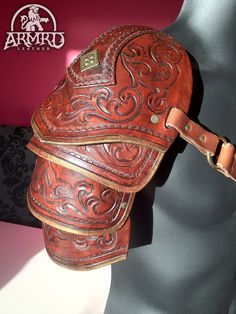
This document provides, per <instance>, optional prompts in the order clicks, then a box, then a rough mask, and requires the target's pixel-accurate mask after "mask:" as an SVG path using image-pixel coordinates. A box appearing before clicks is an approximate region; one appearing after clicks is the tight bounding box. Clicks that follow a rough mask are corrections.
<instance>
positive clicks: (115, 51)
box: [27, 25, 236, 270]
mask: <svg viewBox="0 0 236 314" xmlns="http://www.w3.org/2000/svg"><path fill="white" fill-rule="evenodd" d="M191 93H192V71H191V65H190V61H189V59H188V55H187V53H186V51H185V50H184V48H183V47H181V46H180V45H179V44H178V43H177V42H176V41H175V40H174V39H173V38H172V37H171V36H169V35H167V34H165V33H162V32H160V31H157V30H154V29H152V28H148V27H142V26H132V25H131V26H121V27H117V28H114V29H111V30H109V31H108V32H106V33H105V34H103V35H101V36H99V37H98V38H97V39H96V40H95V41H94V42H93V43H92V44H91V45H90V46H89V47H88V48H87V49H86V50H84V51H83V52H82V53H81V55H79V56H78V57H77V58H76V59H75V60H74V61H73V62H72V64H71V65H70V66H69V68H68V69H67V72H66V75H65V77H64V78H63V79H62V81H61V82H60V83H59V84H58V85H57V86H56V87H55V88H54V90H53V91H52V93H51V94H50V95H49V96H48V97H47V99H46V100H45V101H44V102H43V103H42V105H41V106H40V107H39V108H38V109H37V110H36V111H35V113H34V115H33V117H32V127H33V131H34V136H33V137H32V139H31V141H30V143H29V144H28V147H29V149H31V150H32V151H33V152H34V153H35V154H36V155H37V156H38V157H37V163H36V165H35V169H34V173H33V176H32V179H31V183H30V186H29V188H28V195H27V199H28V206H29V208H30V210H31V212H32V213H33V214H34V215H35V216H36V217H37V218H39V219H40V220H41V221H43V228H44V238H45V244H46V248H47V251H48V254H49V255H50V257H51V258H52V259H53V260H54V261H55V262H57V263H59V264H60V265H63V266H66V267H70V268H73V269H80V270H86V269H92V268H96V267H100V266H102V265H106V264H109V263H114V262H117V261H120V260H122V259H125V258H126V255H127V253H128V246H129V234H130V218H129V213H130V210H131V207H132V202H133V199H134V196H135V192H137V191H139V190H140V189H142V188H143V187H144V186H145V185H146V184H147V183H148V182H149V181H150V179H151V178H152V176H153V175H154V173H155V172H156V171H157V168H158V166H159V164H160V162H161V160H162V158H163V156H164V154H165V152H166V151H167V149H168V148H169V147H170V146H171V144H172V143H173V142H174V140H175V138H176V137H177V135H178V133H179V134H180V136H182V137H183V138H184V139H185V140H187V141H188V142H190V143H192V144H193V145H195V146H196V147H197V148H198V149H199V150H200V151H201V152H202V153H204V154H206V155H207V156H208V157H209V158H212V160H213V156H214V155H215V152H216V150H217V147H218V146H219V144H220V141H221V140H220V138H219V137H217V136H216V135H213V134H212V133H210V132H209V131H206V130H204V129H203V128H202V127H201V126H199V125H197V124H196V123H194V122H193V121H190V119H189V118H188V117H187V115H186V114H187V112H188V109H189V105H190V99H191ZM224 145H226V144H225V143H224V144H223V145H222V147H223V146H224ZM230 145H231V144H230ZM226 146H227V145H226ZM222 151H223V153H224V154H228V155H227V157H224V156H223V155H222V156H221V158H219V161H220V163H219V164H217V165H216V166H217V167H218V168H217V169H219V171H221V172H223V173H224V174H225V175H227V174H229V175H228V176H230V177H231V178H233V179H234V177H236V173H235V172H236V170H235V169H236V162H234V160H236V157H235V156H236V155H235V151H234V149H233V145H231V146H230V147H229V148H228V146H227V149H226V148H225V147H223V150H222ZM229 154H231V155H230V156H229Z"/></svg>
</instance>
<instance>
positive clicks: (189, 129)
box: [166, 108, 236, 181]
mask: <svg viewBox="0 0 236 314" xmlns="http://www.w3.org/2000/svg"><path fill="white" fill-rule="evenodd" d="M166 126H167V127H170V128H174V129H176V130H177V131H178V132H179V135H180V136H181V137H182V138H183V139H184V140H185V141H187V142H189V143H190V144H192V145H194V146H195V147H196V148H197V149H198V150H199V151H200V152H201V153H203V154H204V155H210V156H215V155H217V148H218V145H219V144H220V142H221V141H222V138H221V137H219V136H217V135H216V134H214V133H212V132H210V131H208V130H206V129H205V128H203V127H202V126H200V125H199V124H197V123H196V122H194V121H192V120H191V119H189V117H188V116H187V115H186V114H185V113H184V112H183V111H182V110H181V109H179V108H171V110H170V113H169V115H168V117H167V120H166ZM224 141H225V140H224ZM215 157H217V161H216V163H215V166H214V168H215V169H216V170H218V171H219V172H221V173H223V174H224V175H225V176H226V177H229V178H231V179H232V180H234V181H236V153H235V147H234V145H233V144H231V143H224V142H223V144H222V146H221V149H220V153H219V155H218V156H215Z"/></svg>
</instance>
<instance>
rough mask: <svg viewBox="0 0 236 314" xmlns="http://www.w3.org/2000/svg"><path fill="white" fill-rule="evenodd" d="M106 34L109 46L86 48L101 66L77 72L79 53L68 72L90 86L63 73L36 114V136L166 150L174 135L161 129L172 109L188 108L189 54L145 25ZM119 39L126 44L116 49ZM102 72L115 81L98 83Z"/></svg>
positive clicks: (61, 141)
mask: <svg viewBox="0 0 236 314" xmlns="http://www.w3.org/2000/svg"><path fill="white" fill-rule="evenodd" d="M138 29H139V30H140V32H141V33H140V32H139V31H138ZM128 30H129V31H128ZM106 36H108V38H109V43H108V44H105V41H104V38H103V37H99V38H98V39H97V40H96V41H95V42H96V45H95V46H94V45H92V46H91V48H89V49H88V50H89V51H90V52H91V53H92V51H91V49H92V48H94V47H96V48H97V52H98V56H99V59H100V63H99V65H97V66H95V67H92V68H88V69H87V70H85V71H82V72H81V70H80V69H79V60H81V58H82V57H83V56H86V54H85V55H84V54H82V55H80V56H79V57H78V58H77V59H76V61H75V63H74V64H72V66H71V67H70V68H69V70H68V71H69V72H68V73H70V69H71V68H73V69H74V70H73V71H74V72H75V73H76V75H77V76H78V79H76V82H77V81H79V80H80V78H81V80H85V77H86V78H87V79H88V82H90V83H86V84H87V85H86V86H83V87H81V86H78V84H77V83H76V82H75V81H74V80H72V79H71V76H70V75H69V74H68V73H67V75H66V76H65V77H64V79H63V80H62V81H61V82H60V83H59V85H58V86H57V87H56V88H55V89H54V91H53V92H52V93H51V94H50V95H49V97H48V98H47V99H46V100H45V101H44V102H43V104H42V105H41V106H40V108H39V109H38V110H37V111H36V112H35V114H34V116H33V118H32V126H33V129H34V132H35V133H36V134H37V135H38V136H39V137H40V139H41V141H43V142H47V143H58V144H67V145H69V144H76V145H82V144H94V143H106V142H125V143H134V144H141V145H144V146H149V147H151V148H154V149H157V150H161V151H163V152H164V151H166V149H167V148H168V147H169V146H170V145H171V143H172V142H173V140H174V139H175V138H176V136H177V132H176V131H175V130H173V129H172V130H169V129H167V128H166V126H165V120H166V117H167V115H168V113H169V110H170V108H171V107H177V108H180V109H182V110H183V111H184V112H187V111H188V108H189V103H190V98H191V92H192V72H191V66H190V62H189V59H188V56H187V53H186V52H185V50H184V49H183V48H182V47H181V46H180V45H179V44H178V43H177V42H176V41H175V40H174V39H173V38H172V37H170V36H169V35H167V34H164V33H162V32H159V31H155V30H150V29H146V30H145V31H144V30H143V27H136V26H135V27H133V26H127V27H126V31H125V32H124V33H123V28H122V27H121V28H117V29H113V30H110V31H109V32H107V35H106ZM105 38H107V37H105ZM121 40H122V41H123V45H124V46H122V45H121V46H119V49H118V48H116V43H119V42H120V41H121ZM104 47H105V48H106V49H107V50H106V53H105V52H104ZM100 55H101V56H100ZM104 55H106V57H103V56H104ZM107 56H111V59H109V58H107ZM108 60H109V62H108ZM103 68H106V69H109V71H112V73H113V75H114V77H115V79H114V80H109V82H107V83H106V84H104V83H101V81H99V80H98V81H96V77H97V76H96V73H97V72H99V71H102V70H101V69H103ZM107 71H108V70H107ZM107 71H105V72H107ZM91 78H94V80H95V81H94V82H92V81H90V79H91ZM98 82H99V85H98Z"/></svg>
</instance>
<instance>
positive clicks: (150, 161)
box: [28, 137, 163, 193]
mask: <svg viewBox="0 0 236 314" xmlns="http://www.w3.org/2000/svg"><path fill="white" fill-rule="evenodd" d="M28 147H29V148H30V149H31V150H32V151H33V152H34V153H35V154H37V155H39V156H40V157H42V158H45V159H47V160H51V161H52V162H54V163H56V164H59V165H61V166H63V167H66V168H68V169H72V170H74V171H77V172H79V173H81V174H83V175H85V176H87V177H89V178H91V179H93V180H96V181H98V182H100V183H102V184H104V185H106V186H109V187H111V188H114V189H117V190H119V191H124V192H129V193H130V192H137V191H139V190H141V189H142V188H143V187H144V186H145V185H146V184H147V183H148V182H149V181H150V179H151V177H152V176H153V175H154V173H155V171H156V169H157V167H158V165H159V163H160V161H161V159H162V157H163V153H161V152H158V151H156V150H154V149H151V148H149V147H145V146H141V145H137V144H130V143H106V144H96V145H95V144H94V145H84V146H75V145H74V146H72V145H55V144H51V145H48V144H45V143H42V142H40V141H39V140H37V139H36V137H33V138H32V139H31V141H30V143H29V144H28Z"/></svg>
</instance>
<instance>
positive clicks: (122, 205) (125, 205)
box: [120, 202, 128, 209]
mask: <svg viewBox="0 0 236 314" xmlns="http://www.w3.org/2000/svg"><path fill="white" fill-rule="evenodd" d="M127 206H128V204H127V203H126V202H123V203H121V205H120V207H121V208H123V209H125V208H126V207H127Z"/></svg>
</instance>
